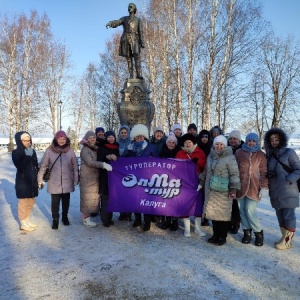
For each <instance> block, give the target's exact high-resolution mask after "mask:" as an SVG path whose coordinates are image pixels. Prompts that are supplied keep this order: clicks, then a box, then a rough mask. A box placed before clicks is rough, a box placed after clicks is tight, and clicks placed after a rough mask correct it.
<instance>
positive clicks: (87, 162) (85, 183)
mask: <svg viewBox="0 0 300 300" xmlns="http://www.w3.org/2000/svg"><path fill="white" fill-rule="evenodd" d="M82 144H83V148H82V149H81V151H80V160H81V164H80V211H81V212H82V213H84V214H90V213H96V212H98V210H99V200H100V195H99V169H100V168H102V167H103V163H102V162H100V161H97V147H96V146H95V147H92V146H90V145H89V144H88V143H87V142H85V143H82Z"/></svg>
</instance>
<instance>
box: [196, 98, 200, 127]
mask: <svg viewBox="0 0 300 300" xmlns="http://www.w3.org/2000/svg"><path fill="white" fill-rule="evenodd" d="M199 106H200V103H199V102H198V101H197V102H196V120H197V128H198V125H199V114H198V111H199Z"/></svg>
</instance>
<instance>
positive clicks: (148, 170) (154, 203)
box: [108, 157, 203, 217]
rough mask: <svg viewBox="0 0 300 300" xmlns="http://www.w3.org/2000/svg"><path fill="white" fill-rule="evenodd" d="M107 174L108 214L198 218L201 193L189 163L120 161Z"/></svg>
mask: <svg viewBox="0 0 300 300" xmlns="http://www.w3.org/2000/svg"><path fill="white" fill-rule="evenodd" d="M111 165H112V167H113V170H112V172H108V174H109V175H108V182H109V202H108V210H109V211H115V212H136V213H138V212H139V213H146V214H151V215H162V216H173V217H185V216H186V217H187V216H201V214H202V206H203V200H202V199H203V198H202V191H201V192H197V186H198V175H197V172H196V166H195V164H194V163H193V162H192V161H191V160H175V159H163V158H154V157H120V158H118V159H117V161H115V162H112V163H111Z"/></svg>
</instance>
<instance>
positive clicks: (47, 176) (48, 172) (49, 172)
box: [43, 153, 61, 182]
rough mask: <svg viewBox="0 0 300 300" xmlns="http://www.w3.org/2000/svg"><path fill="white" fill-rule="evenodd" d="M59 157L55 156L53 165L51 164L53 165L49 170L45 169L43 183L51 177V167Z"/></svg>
mask: <svg viewBox="0 0 300 300" xmlns="http://www.w3.org/2000/svg"><path fill="white" fill-rule="evenodd" d="M60 156H61V153H60V154H59V155H58V156H57V158H56V160H55V161H54V163H53V165H52V166H51V168H50V169H49V167H47V169H46V172H45V173H44V176H43V181H44V182H47V181H49V179H50V176H51V171H52V168H53V166H54V165H55V163H56V161H57V160H58V158H59V157H60Z"/></svg>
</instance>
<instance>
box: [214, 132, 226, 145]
mask: <svg viewBox="0 0 300 300" xmlns="http://www.w3.org/2000/svg"><path fill="white" fill-rule="evenodd" d="M216 143H222V144H224V146H225V147H226V146H227V139H226V137H225V136H224V135H218V136H216V137H215V138H214V141H213V146H215V144H216Z"/></svg>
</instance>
